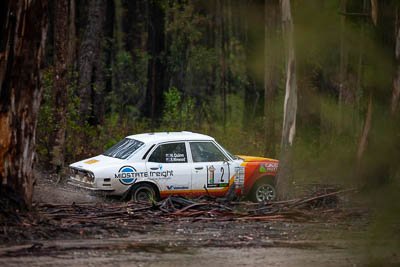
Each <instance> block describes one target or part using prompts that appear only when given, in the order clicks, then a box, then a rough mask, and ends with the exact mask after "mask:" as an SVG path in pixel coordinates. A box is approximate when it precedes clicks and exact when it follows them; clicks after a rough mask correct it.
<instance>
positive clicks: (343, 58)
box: [339, 0, 347, 132]
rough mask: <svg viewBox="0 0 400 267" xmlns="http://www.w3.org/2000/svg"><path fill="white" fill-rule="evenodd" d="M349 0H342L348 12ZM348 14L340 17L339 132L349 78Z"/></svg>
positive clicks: (342, 4)
mask: <svg viewBox="0 0 400 267" xmlns="http://www.w3.org/2000/svg"><path fill="white" fill-rule="evenodd" d="M346 5H347V0H341V2H340V9H341V12H343V13H346ZM345 36H346V16H344V15H342V16H341V18H340V69H339V132H341V131H342V122H343V105H344V102H345V100H344V98H345V91H346V85H345V84H346V80H347V50H346V46H345V44H346V41H345Z"/></svg>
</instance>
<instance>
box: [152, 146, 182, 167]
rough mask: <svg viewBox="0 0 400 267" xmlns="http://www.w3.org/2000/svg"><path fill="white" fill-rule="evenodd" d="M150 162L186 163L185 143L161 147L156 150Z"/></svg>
mask: <svg viewBox="0 0 400 267" xmlns="http://www.w3.org/2000/svg"><path fill="white" fill-rule="evenodd" d="M149 162H158V163H186V162H187V157H186V147H185V143H173V144H164V145H160V146H158V147H157V148H156V150H154V152H153V154H151V156H150V158H149Z"/></svg>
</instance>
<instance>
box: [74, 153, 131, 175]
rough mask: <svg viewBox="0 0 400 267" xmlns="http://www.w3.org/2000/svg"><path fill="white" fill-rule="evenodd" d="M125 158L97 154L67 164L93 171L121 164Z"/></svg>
mask: <svg viewBox="0 0 400 267" xmlns="http://www.w3.org/2000/svg"><path fill="white" fill-rule="evenodd" d="M124 161H125V160H122V159H117V158H112V157H107V156H104V155H98V156H96V157H93V158H88V159H84V160H81V161H78V162H75V163H72V164H71V165H69V166H70V167H75V168H79V169H85V170H89V171H92V172H93V171H95V170H98V169H100V168H103V167H106V166H111V165H118V164H122V163H123V162H124Z"/></svg>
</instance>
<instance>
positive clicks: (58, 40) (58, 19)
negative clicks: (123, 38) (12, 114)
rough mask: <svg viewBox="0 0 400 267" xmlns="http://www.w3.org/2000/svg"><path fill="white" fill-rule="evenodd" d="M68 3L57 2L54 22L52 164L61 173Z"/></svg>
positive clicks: (67, 52) (66, 81)
mask: <svg viewBox="0 0 400 267" xmlns="http://www.w3.org/2000/svg"><path fill="white" fill-rule="evenodd" d="M68 11H69V7H68V1H62V0H57V1H56V5H55V16H54V17H55V21H54V79H53V83H54V85H53V90H52V96H53V97H52V99H53V105H52V107H53V118H54V122H55V123H54V129H53V132H52V138H51V141H52V153H51V154H52V164H53V168H54V169H56V170H57V172H60V171H61V170H63V167H64V152H63V148H64V143H65V132H66V123H67V121H66V112H67V90H68V82H69V81H68V67H69V65H70V62H71V58H69V56H70V55H71V53H72V51H71V44H70V43H69V42H68V41H69V40H68V32H69V27H68V14H69V12H68Z"/></svg>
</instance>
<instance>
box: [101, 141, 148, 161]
mask: <svg viewBox="0 0 400 267" xmlns="http://www.w3.org/2000/svg"><path fill="white" fill-rule="evenodd" d="M143 144H144V143H143V142H140V141H138V140H135V139H130V138H125V139H122V140H121V141H119V142H118V144H116V145H114V146H112V147H111V148H109V149H108V150H107V151H106V152H104V153H103V155H104V156H108V157H112V158H117V159H126V158H127V157H129V155H131V154H132V153H133V152H135V151H136V150H137V149H138V148H139V147H141V146H142V145H143Z"/></svg>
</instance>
